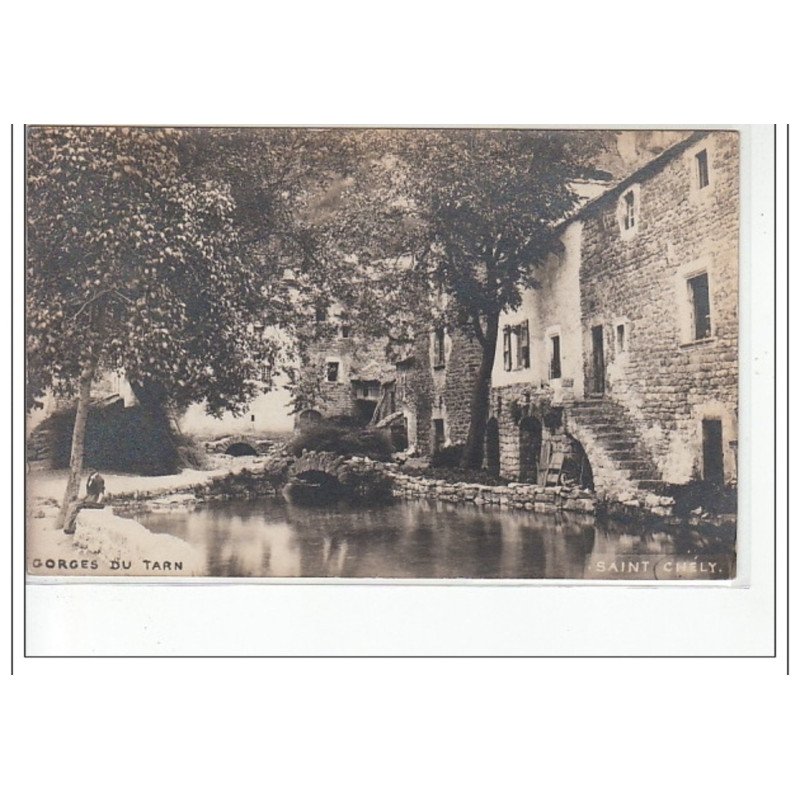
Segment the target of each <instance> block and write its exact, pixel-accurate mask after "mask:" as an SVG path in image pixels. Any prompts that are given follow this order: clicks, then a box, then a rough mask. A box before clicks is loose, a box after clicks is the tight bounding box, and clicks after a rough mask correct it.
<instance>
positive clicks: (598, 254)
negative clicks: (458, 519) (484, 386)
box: [486, 131, 739, 496]
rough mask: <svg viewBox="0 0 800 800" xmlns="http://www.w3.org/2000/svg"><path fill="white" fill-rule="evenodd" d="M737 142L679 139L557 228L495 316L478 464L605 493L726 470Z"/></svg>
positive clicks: (733, 344) (732, 473)
mask: <svg viewBox="0 0 800 800" xmlns="http://www.w3.org/2000/svg"><path fill="white" fill-rule="evenodd" d="M738 147H739V142H738V134H736V133H732V132H725V131H720V132H702V133H695V134H692V135H689V136H687V137H686V138H684V139H683V140H681V141H680V142H678V143H677V144H675V145H673V146H671V147H669V148H667V149H666V150H665V151H664V152H663V153H661V155H659V156H658V157H656V158H655V159H653V160H652V161H650V162H649V163H647V164H645V165H644V166H643V167H641V168H640V169H638V170H637V171H635V172H634V173H633V174H631V175H630V176H628V177H627V178H625V179H624V180H622V181H621V182H619V183H618V184H617V185H615V186H614V187H613V188H611V189H609V190H608V191H606V192H604V193H603V194H602V195H600V196H599V197H597V198H595V199H593V200H591V201H589V202H588V203H587V204H586V205H584V206H583V207H582V208H581V209H580V210H579V211H578V212H577V213H576V214H575V215H574V216H573V217H572V218H571V219H569V220H567V221H566V222H564V223H563V224H562V225H561V226H560V227H559V228H558V230H557V231H556V236H555V239H554V246H553V251H552V253H551V255H550V256H549V257H548V259H547V261H546V263H545V264H544V265H543V267H542V268H541V270H540V272H539V274H538V276H537V277H538V279H539V282H540V287H539V288H537V289H535V290H530V291H527V292H525V294H524V297H523V302H522V304H521V305H520V307H519V309H517V310H516V311H514V312H511V313H508V314H505V315H504V316H503V319H502V320H501V336H500V337H499V341H498V347H497V355H496V359H495V366H494V371H493V376H492V387H493V388H492V399H491V417H490V419H489V421H488V427H487V442H486V459H487V466H488V468H489V469H491V470H494V471H499V472H500V473H501V474H503V475H505V476H507V477H514V478H518V479H519V478H521V479H523V480H534V481H538V482H549V481H551V480H553V479H558V478H559V477H560V476H561V475H563V474H564V473H565V472H566V473H567V474H568V475H569V477H571V478H572V479H573V480H575V481H576V482H581V483H583V484H585V485H592V484H593V485H594V486H595V488H597V489H600V490H601V491H606V492H611V493H613V494H616V495H618V496H619V495H622V494H624V493H626V492H633V493H641V492H649V493H652V492H658V491H659V489H660V487H661V486H663V484H664V483H673V484H684V483H687V482H689V481H692V480H705V481H707V482H709V483H711V484H715V485H722V484H730V483H733V482H735V480H736V446H737V413H738V394H737V393H738V366H737V359H738V348H737V342H738V314H737V303H738V296H737V288H738V231H739V153H738Z"/></svg>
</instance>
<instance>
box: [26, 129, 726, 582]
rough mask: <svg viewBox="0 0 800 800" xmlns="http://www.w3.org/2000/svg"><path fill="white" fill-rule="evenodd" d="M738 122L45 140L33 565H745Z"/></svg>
mask: <svg viewBox="0 0 800 800" xmlns="http://www.w3.org/2000/svg"><path fill="white" fill-rule="evenodd" d="M740 138H741V137H740V133H739V131H736V130H720V129H709V130H702V129H697V130H686V129H671V130H645V129H631V130H623V129H608V130H589V129H561V130H554V129H492V128H448V129H426V128H415V129H412V128H398V129H370V128H258V127H241V128H237V127H220V128H210V127H209V128H201V127H198V128H180V127H178V128H168V127H130V128H123V127H59V126H53V127H44V126H33V127H29V128H28V129H27V132H26V142H25V148H26V152H25V159H26V252H25V258H26V287H25V288H26V312H25V318H26V319H25V321H26V400H27V420H26V422H27V427H26V470H27V473H26V502H27V506H26V514H27V524H26V549H25V557H26V565H27V572H28V576H29V579H37V578H39V577H43V576H44V577H53V576H71V577H75V576H80V577H85V578H103V579H106V578H125V577H138V578H140V577H142V576H144V577H149V578H159V579H164V580H175V579H181V578H186V577H214V578H230V579H236V578H314V579H320V578H324V579H376V578H378V579H412V580H425V581H428V580H470V579H483V580H485V579H490V580H503V579H505V580H509V579H511V580H520V579H531V580H535V579H549V580H559V579H561V580H563V579H568V580H593V581H595V580H611V581H618V580H637V581H648V580H649V581H697V580H708V581H715V580H717V581H718V580H729V579H732V578H735V577H736V575H737V558H736V554H737V523H736V515H737V445H738V406H739V400H738V398H739V296H738V286H739V269H740V267H739V259H740V247H739V231H740Z"/></svg>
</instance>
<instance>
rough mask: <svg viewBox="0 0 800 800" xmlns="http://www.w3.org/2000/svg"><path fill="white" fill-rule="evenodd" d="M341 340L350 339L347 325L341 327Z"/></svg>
mask: <svg viewBox="0 0 800 800" xmlns="http://www.w3.org/2000/svg"><path fill="white" fill-rule="evenodd" d="M341 331H342V339H349V338H350V326H349V325H342V328H341Z"/></svg>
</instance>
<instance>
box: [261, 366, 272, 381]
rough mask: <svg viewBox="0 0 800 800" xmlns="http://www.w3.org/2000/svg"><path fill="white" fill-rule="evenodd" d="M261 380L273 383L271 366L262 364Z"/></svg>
mask: <svg viewBox="0 0 800 800" xmlns="http://www.w3.org/2000/svg"><path fill="white" fill-rule="evenodd" d="M261 380H262V382H263V383H272V367H271V366H270V365H269V364H262V366H261Z"/></svg>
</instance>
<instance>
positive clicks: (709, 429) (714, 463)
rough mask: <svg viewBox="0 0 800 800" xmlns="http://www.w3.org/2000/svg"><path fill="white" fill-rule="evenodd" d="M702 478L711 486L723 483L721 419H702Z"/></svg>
mask: <svg viewBox="0 0 800 800" xmlns="http://www.w3.org/2000/svg"><path fill="white" fill-rule="evenodd" d="M703 480H704V481H706V483H709V484H711V485H712V486H717V487H719V486H722V485H723V484H724V483H725V470H724V466H723V454H722V420H719V419H704V420H703Z"/></svg>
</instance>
